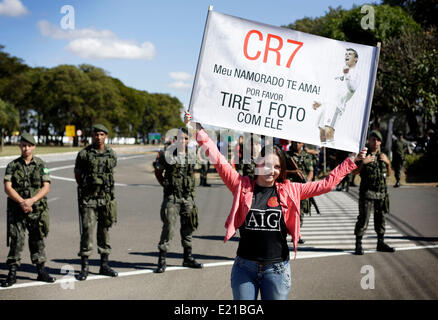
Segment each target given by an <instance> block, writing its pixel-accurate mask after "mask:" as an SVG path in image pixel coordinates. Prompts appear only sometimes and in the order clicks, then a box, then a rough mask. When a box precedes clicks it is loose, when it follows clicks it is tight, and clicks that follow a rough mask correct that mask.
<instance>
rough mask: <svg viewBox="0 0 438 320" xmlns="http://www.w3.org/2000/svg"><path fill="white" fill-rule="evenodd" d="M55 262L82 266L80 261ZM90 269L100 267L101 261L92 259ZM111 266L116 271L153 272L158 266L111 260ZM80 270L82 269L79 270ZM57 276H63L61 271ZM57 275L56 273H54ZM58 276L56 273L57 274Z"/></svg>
mask: <svg viewBox="0 0 438 320" xmlns="http://www.w3.org/2000/svg"><path fill="white" fill-rule="evenodd" d="M52 261H53V262H56V263H61V264H67V265H72V266H74V265H78V266H80V265H81V260H80V259H53V260H52ZM88 262H89V265H90V267H100V260H99V259H90V260H89V261H88ZM109 265H110V267H111V268H116V269H121V268H125V269H137V270H138V269H141V270H148V269H150V270H153V269H155V267H156V265H155V264H154V263H147V262H123V261H117V260H110V262H109ZM77 269H78V270H79V269H80V267H78V268H77ZM56 271H57V274H61V271H60V270H56ZM54 273H55V272H54ZM55 274H56V273H55Z"/></svg>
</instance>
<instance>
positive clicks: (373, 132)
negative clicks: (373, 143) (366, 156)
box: [370, 130, 383, 141]
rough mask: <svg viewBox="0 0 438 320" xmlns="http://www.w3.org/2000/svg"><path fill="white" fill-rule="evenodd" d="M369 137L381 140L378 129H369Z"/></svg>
mask: <svg viewBox="0 0 438 320" xmlns="http://www.w3.org/2000/svg"><path fill="white" fill-rule="evenodd" d="M370 137H376V138H377V139H379V140H380V141H383V137H382V134H381V133H380V132H379V131H377V130H373V131H371V133H370Z"/></svg>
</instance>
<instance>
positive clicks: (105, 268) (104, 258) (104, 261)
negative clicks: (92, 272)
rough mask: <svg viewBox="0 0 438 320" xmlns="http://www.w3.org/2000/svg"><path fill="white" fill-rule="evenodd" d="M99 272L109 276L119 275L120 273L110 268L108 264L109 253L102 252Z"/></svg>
mask: <svg viewBox="0 0 438 320" xmlns="http://www.w3.org/2000/svg"><path fill="white" fill-rule="evenodd" d="M99 274H101V275H103V276H108V277H117V276H118V275H119V274H118V273H117V272H116V271H114V270H113V269H111V268H110V266H109V265H108V255H107V254H102V255H100V270H99Z"/></svg>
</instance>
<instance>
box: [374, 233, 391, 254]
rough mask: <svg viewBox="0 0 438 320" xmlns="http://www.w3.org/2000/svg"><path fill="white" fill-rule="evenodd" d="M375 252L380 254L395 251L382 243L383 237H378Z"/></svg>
mask: <svg viewBox="0 0 438 320" xmlns="http://www.w3.org/2000/svg"><path fill="white" fill-rule="evenodd" d="M377 251H381V252H395V249H394V248H393V247H390V246H388V245H387V244H386V243H385V242H384V241H383V235H378V236H377Z"/></svg>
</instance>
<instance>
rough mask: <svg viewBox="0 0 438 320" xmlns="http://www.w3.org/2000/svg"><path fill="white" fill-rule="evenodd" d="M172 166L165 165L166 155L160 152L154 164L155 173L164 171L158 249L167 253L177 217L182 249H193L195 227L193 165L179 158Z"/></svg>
mask: <svg viewBox="0 0 438 320" xmlns="http://www.w3.org/2000/svg"><path fill="white" fill-rule="evenodd" d="M174 159H175V160H176V163H175V164H169V163H167V162H166V158H165V152H161V153H160V154H159V156H158V159H157V160H156V161H155V162H154V168H155V170H159V171H164V178H163V188H164V190H163V191H164V197H163V202H162V204H161V211H160V215H161V220H162V221H163V229H162V231H161V236H160V242H159V243H158V249H159V250H161V251H164V252H167V251H168V249H169V245H170V241H171V240H172V238H173V234H174V230H175V225H176V220H177V217H178V215H179V216H180V222H181V230H180V233H181V245H182V246H183V248H191V247H192V233H193V231H194V230H196V227H197V221H196V219H197V215H194V214H193V213H194V208H195V200H194V197H195V175H194V165H193V164H187V157H186V156H185V154H184V155H178V156H177V157H176V158H174Z"/></svg>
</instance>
